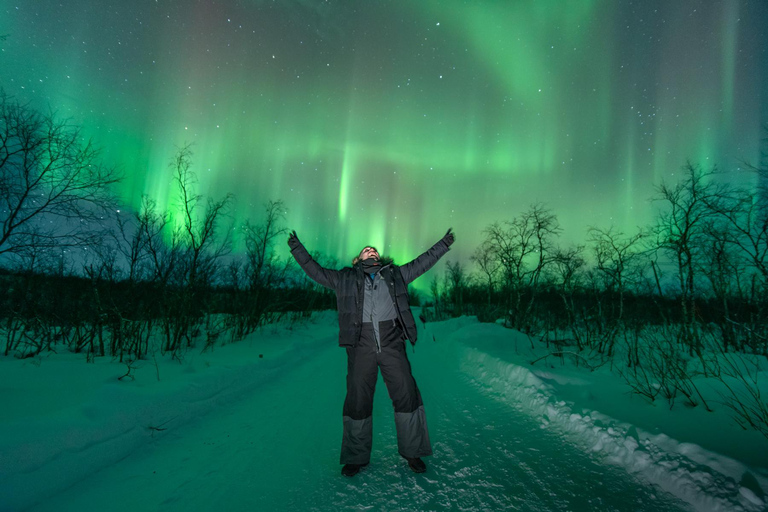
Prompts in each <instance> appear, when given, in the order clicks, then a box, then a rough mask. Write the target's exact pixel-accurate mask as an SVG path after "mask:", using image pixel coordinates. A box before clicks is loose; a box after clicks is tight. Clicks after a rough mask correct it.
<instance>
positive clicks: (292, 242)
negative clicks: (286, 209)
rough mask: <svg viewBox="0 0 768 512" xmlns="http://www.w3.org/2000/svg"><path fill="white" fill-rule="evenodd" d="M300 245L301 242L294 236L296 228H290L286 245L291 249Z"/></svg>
mask: <svg viewBox="0 0 768 512" xmlns="http://www.w3.org/2000/svg"><path fill="white" fill-rule="evenodd" d="M300 245H301V242H299V237H298V236H296V230H295V229H294V230H292V231H291V234H290V235H288V247H290V248H291V250H293V249H295V248H297V247H298V246H300Z"/></svg>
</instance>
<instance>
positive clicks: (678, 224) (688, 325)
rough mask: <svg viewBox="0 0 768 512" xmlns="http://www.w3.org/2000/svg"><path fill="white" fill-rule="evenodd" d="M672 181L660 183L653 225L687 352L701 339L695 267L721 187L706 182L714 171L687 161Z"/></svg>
mask: <svg viewBox="0 0 768 512" xmlns="http://www.w3.org/2000/svg"><path fill="white" fill-rule="evenodd" d="M683 170H684V173H685V174H684V176H683V178H682V179H681V180H680V181H679V182H678V183H677V184H675V185H668V184H666V183H662V184H661V185H660V186H659V187H658V196H657V199H658V200H660V201H662V203H663V204H664V207H665V209H664V210H663V211H662V212H661V213H660V215H659V217H658V222H657V224H656V226H655V228H654V232H655V235H656V244H657V247H658V249H659V250H661V251H662V252H664V253H665V254H666V255H667V256H668V257H669V258H670V260H671V261H673V262H674V265H675V271H676V273H677V276H676V277H677V282H678V285H679V292H680V307H681V313H682V323H681V333H680V334H681V340H682V341H683V342H685V343H686V344H687V345H688V348H689V350H690V351H691V352H693V351H694V350H695V351H697V352H698V351H699V350H700V347H701V340H700V336H699V332H698V329H697V321H696V316H697V312H696V293H697V287H696V282H697V279H696V277H697V268H698V265H699V262H700V261H701V257H702V251H703V250H704V247H705V227H706V225H707V222H708V221H709V220H710V219H711V218H712V217H713V216H714V210H713V209H712V205H713V204H715V203H716V201H717V198H718V197H720V196H721V191H720V190H718V189H717V188H716V186H715V185H714V184H713V183H712V182H710V180H711V178H712V176H713V174H714V171H709V172H704V171H702V170H701V169H700V168H699V167H697V166H694V165H693V164H691V163H688V164H687V165H686V166H685V167H684V168H683Z"/></svg>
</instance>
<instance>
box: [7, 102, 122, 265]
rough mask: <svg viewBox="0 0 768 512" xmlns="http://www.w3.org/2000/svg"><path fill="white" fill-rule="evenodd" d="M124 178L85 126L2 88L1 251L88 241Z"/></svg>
mask: <svg viewBox="0 0 768 512" xmlns="http://www.w3.org/2000/svg"><path fill="white" fill-rule="evenodd" d="M119 179H120V176H119V174H118V172H117V171H116V170H115V169H114V168H109V167H106V166H104V165H102V164H101V162H100V161H99V151H98V150H97V149H96V148H95V146H94V145H93V143H92V142H91V141H89V140H84V137H83V134H82V133H81V130H80V128H79V127H77V126H74V125H72V124H70V123H68V122H67V121H60V120H58V119H57V118H56V116H55V115H54V114H46V115H44V114H41V113H39V112H37V111H36V110H34V109H32V108H30V107H28V106H26V105H21V104H19V103H18V102H17V101H15V100H14V99H13V98H11V97H9V96H7V95H6V94H5V93H4V92H2V91H0V222H2V228H1V231H0V255H1V254H5V253H9V254H18V253H21V252H23V251H25V250H28V249H30V248H32V247H35V248H40V247H61V246H72V245H77V244H81V243H84V242H85V241H86V238H87V233H88V228H92V227H93V225H92V223H94V222H98V221H100V220H101V218H102V217H103V210H104V209H105V208H107V207H108V206H109V205H110V204H111V202H112V198H111V195H110V191H111V187H112V185H114V184H115V183H117V182H118V181H119Z"/></svg>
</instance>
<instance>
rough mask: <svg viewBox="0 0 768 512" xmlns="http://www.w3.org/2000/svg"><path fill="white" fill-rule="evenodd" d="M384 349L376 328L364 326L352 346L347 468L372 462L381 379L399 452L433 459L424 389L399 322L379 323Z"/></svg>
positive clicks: (345, 439)
mask: <svg viewBox="0 0 768 512" xmlns="http://www.w3.org/2000/svg"><path fill="white" fill-rule="evenodd" d="M379 336H380V338H381V339H380V346H379V345H377V343H376V340H375V338H374V333H373V324H371V323H363V329H362V334H361V336H360V341H359V342H358V344H357V345H356V346H354V347H348V348H347V398H346V400H345V401H344V437H343V439H342V442H341V463H342V464H367V463H368V462H369V461H370V458H371V444H372V442H373V422H372V418H371V415H372V413H373V392H374V389H375V388H376V380H377V378H378V376H379V368H381V375H382V376H383V377H384V383H385V384H386V385H387V391H389V397H390V398H391V399H392V404H393V405H394V407H395V428H396V430H397V448H398V451H399V452H400V455H402V456H403V457H407V458H414V457H425V456H427V455H432V446H431V445H430V442H429V433H428V431H427V418H426V415H425V414H424V404H423V403H422V401H421V394H420V393H419V388H417V387H416V381H415V380H414V379H413V375H411V364H410V363H409V362H408V357H407V356H406V354H405V342H404V340H403V331H402V329H401V328H400V326H399V323H398V322H397V321H393V320H387V321H384V322H380V323H379Z"/></svg>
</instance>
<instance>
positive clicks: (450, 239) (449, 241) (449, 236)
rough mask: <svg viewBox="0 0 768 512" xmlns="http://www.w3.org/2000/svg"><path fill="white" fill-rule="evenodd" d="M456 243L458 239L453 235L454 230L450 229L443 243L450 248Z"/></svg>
mask: <svg viewBox="0 0 768 512" xmlns="http://www.w3.org/2000/svg"><path fill="white" fill-rule="evenodd" d="M455 241H456V237H455V236H454V234H453V228H448V231H447V232H446V233H445V236H443V242H445V245H447V246H448V247H450V246H451V244H452V243H453V242H455Z"/></svg>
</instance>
